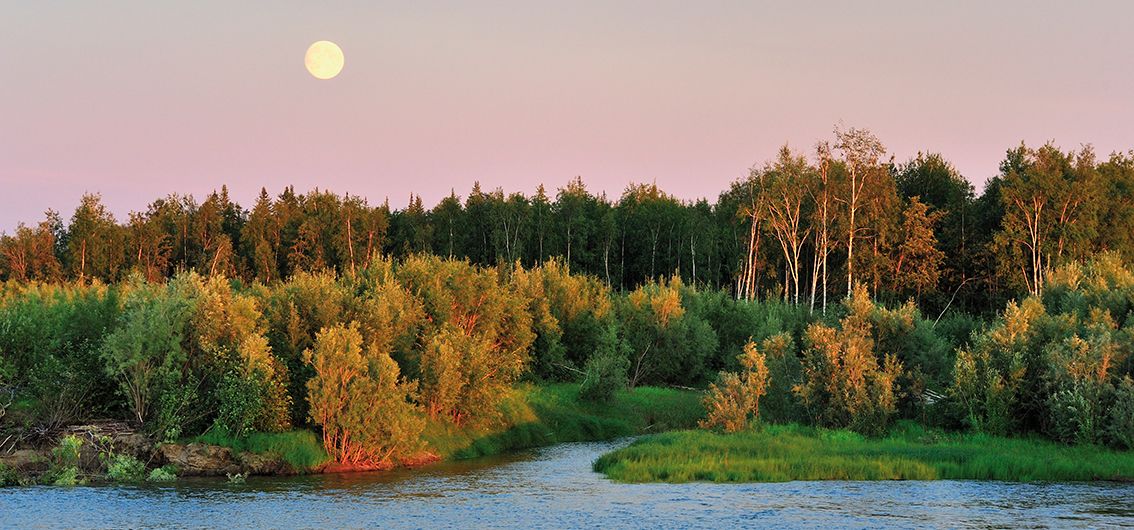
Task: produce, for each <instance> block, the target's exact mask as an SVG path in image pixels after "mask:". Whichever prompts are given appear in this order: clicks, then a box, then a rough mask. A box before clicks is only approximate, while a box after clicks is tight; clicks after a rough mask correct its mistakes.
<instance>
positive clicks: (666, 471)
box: [594, 424, 1134, 482]
mask: <svg viewBox="0 0 1134 530" xmlns="http://www.w3.org/2000/svg"><path fill="white" fill-rule="evenodd" d="M594 470H595V471H597V472H600V473H603V474H605V475H606V476H607V477H609V478H611V479H614V480H616V481H620V482H784V481H792V480H935V479H974V480H999V481H1012V482H1030V481H1060V482H1068V481H1091V480H1117V481H1131V480H1134V451H1127V452H1119V451H1112V450H1109V449H1104V448H1100V447H1094V446H1067V445H1061V444H1057V443H1053V442H1050V441H1046V440H1039V439H1020V438H1003V437H997V436H988V435H980V434H960V433H944V432H941V431H934V430H927V429H925V428H923V427H921V426H918V425H915V424H903V425H900V426H899V427H897V428H895V429H894V430H893V431H892V432H891V433H890V434H889V435H888V436H886V437H884V438H879V439H869V438H864V437H863V436H861V435H859V434H856V433H853V432H849V431H841V430H825V429H814V428H810V427H801V426H798V425H770V426H765V427H764V428H763V429H760V430H756V431H748V432H740V433H735V434H719V433H714V432H708V431H678V432H669V433H662V434H658V435H652V436H647V437H643V438H641V439H639V440H637V441H635V442H634V443H633V444H631V445H629V446H627V447H625V448H622V449H619V450H616V451H613V452H611V453H607V454H605V455H603V456H602V457H600V458H599V459H598V460H596V461H595V464H594Z"/></svg>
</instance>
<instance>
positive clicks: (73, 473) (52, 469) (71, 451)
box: [41, 435, 83, 486]
mask: <svg viewBox="0 0 1134 530" xmlns="http://www.w3.org/2000/svg"><path fill="white" fill-rule="evenodd" d="M82 447H83V440H82V439H81V438H79V437H77V436H73V435H69V436H64V437H63V438H62V439H60V440H59V445H58V446H56V447H55V448H54V449H52V450H51V459H50V460H51V463H50V465H49V466H48V468H47V471H46V472H44V474H43V477H42V478H41V479H42V480H43V481H44V482H46V483H48V484H52V485H55V486H74V485H76V484H80V483H82V480H81V478H80V477H79V455H80V451H81V450H82Z"/></svg>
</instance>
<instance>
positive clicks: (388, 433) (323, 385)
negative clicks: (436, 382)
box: [303, 323, 425, 466]
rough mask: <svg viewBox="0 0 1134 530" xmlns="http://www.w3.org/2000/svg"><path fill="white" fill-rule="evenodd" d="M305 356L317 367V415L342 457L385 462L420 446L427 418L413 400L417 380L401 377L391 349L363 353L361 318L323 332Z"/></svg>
mask: <svg viewBox="0 0 1134 530" xmlns="http://www.w3.org/2000/svg"><path fill="white" fill-rule="evenodd" d="M303 356H304V359H305V360H306V361H307V362H308V363H310V364H311V365H312V367H313V368H314V371H315V377H313V378H312V379H311V380H310V381H308V382H307V400H308V402H309V404H310V410H311V419H312V421H314V422H315V423H316V424H317V425H320V426H321V427H322V428H323V446H324V447H325V448H326V449H327V452H328V453H329V454H330V455H331V457H332V458H334V460H335V461H336V462H338V463H341V464H349V465H358V466H371V465H381V464H385V463H388V462H390V461H396V460H398V459H401V458H403V457H405V456H408V455H409V454H411V453H412V452H413V451H415V450H417V449H418V447H419V444H420V435H421V432H422V430H423V429H424V428H425V420H424V418H422V417H421V415H420V413H419V412H418V410H417V407H416V406H415V405H414V404H413V403H411V402H410V401H409V399H410V396H411V395H412V394H413V393H414V390H415V386H416V385H413V384H411V383H407V382H405V381H403V380H402V379H401V378H400V373H399V370H398V365H397V363H395V362H394V360H393V359H391V358H390V356H389V354H387V353H386V352H383V351H375V349H374V348H370V349H368V350H367V351H366V354H365V355H363V350H362V336H361V335H360V334H359V332H358V326H357V325H356V324H354V323H351V325H350V326H341V325H340V326H334V327H331V328H327V329H325V330H323V331H321V332H319V334H318V336H317V337H316V339H315V346H314V348H313V349H310V350H307V351H306V352H304V354H303Z"/></svg>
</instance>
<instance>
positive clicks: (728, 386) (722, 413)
mask: <svg viewBox="0 0 1134 530" xmlns="http://www.w3.org/2000/svg"><path fill="white" fill-rule="evenodd" d="M770 346H771V347H776V344H775V341H772V344H770ZM739 361H740V365H741V366H742V367H743V368H744V371H743V372H742V373H741V374H739V375H738V374H735V373H732V372H721V375H720V381H719V382H718V383H714V384H712V385H709V393H708V395H706V396H705V399H704V404H705V409H706V411H707V414H706V417H705V419H704V420H703V421H701V422H700V424H699V425H700V426H701V428H702V429H712V428H720V429H723V430H724V431H726V432H737V431H740V430H743V429H745V428H747V427H748V426H749V425H750V424H751V423H752V422H757V421H759V420H760V397H761V396H763V395H764V393H765V392H766V391H767V385H768V367H767V365H766V364H765V356H764V354H763V353H762V352H760V351H759V350H758V349H757V348H756V343H754V342H751V341H749V342H748V344H747V345H745V347H744V353H743V354H742V355H741V356H740V359H739Z"/></svg>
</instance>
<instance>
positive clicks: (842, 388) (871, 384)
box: [794, 284, 902, 434]
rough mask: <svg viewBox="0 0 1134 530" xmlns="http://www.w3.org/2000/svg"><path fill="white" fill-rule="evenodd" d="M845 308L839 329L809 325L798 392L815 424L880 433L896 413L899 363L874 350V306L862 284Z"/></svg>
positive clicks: (893, 357) (892, 357)
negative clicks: (872, 317) (844, 314)
mask: <svg viewBox="0 0 1134 530" xmlns="http://www.w3.org/2000/svg"><path fill="white" fill-rule="evenodd" d="M844 306H845V307H846V310H847V315H846V316H845V317H844V318H843V319H842V320H840V321H839V323H838V327H837V328H835V327H829V326H827V325H824V324H818V323H817V324H812V325H811V326H810V327H808V329H807V333H806V337H805V341H806V343H807V347H806V350H805V353H804V358H803V379H802V381H801V382H800V383H799V384H798V385H796V387H795V388H794V390H795V393H796V394H797V395H798V396H799V398H800V400H801V401H802V403H803V404H804V406H805V407H806V408H807V410H808V413H809V414H810V415H811V417H812V418H813V421H814V422H815V423H816V424H818V425H822V426H827V427H840V428H842V427H849V428H851V429H852V430H855V431H858V432H862V433H865V434H878V433H880V432H884V431H885V429H886V427H887V425H888V423H889V420H890V418H891V416H892V415H893V414H894V412H896V410H897V404H898V403H897V399H898V397H897V396H898V389H897V383H898V378H899V377H900V376H901V373H902V366H901V362H900V361H899V360H898V358H897V357H896V356H895V355H894V354H892V353H888V352H887V353H879V352H876V351H875V344H876V342H875V340H874V338H873V335H872V333H873V331H874V324H873V323H872V321H871V316H872V314H873V313H874V311H875V307H874V304H873V303H872V302H871V301H870V298H869V296H868V295H867V293H866V289H865V288H864V287H863V286H862V285H861V284H859V285H857V286H856V288H855V290H854V294H853V295H852V296H851V297H849V298H847V299H846V301H845V302H844Z"/></svg>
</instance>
